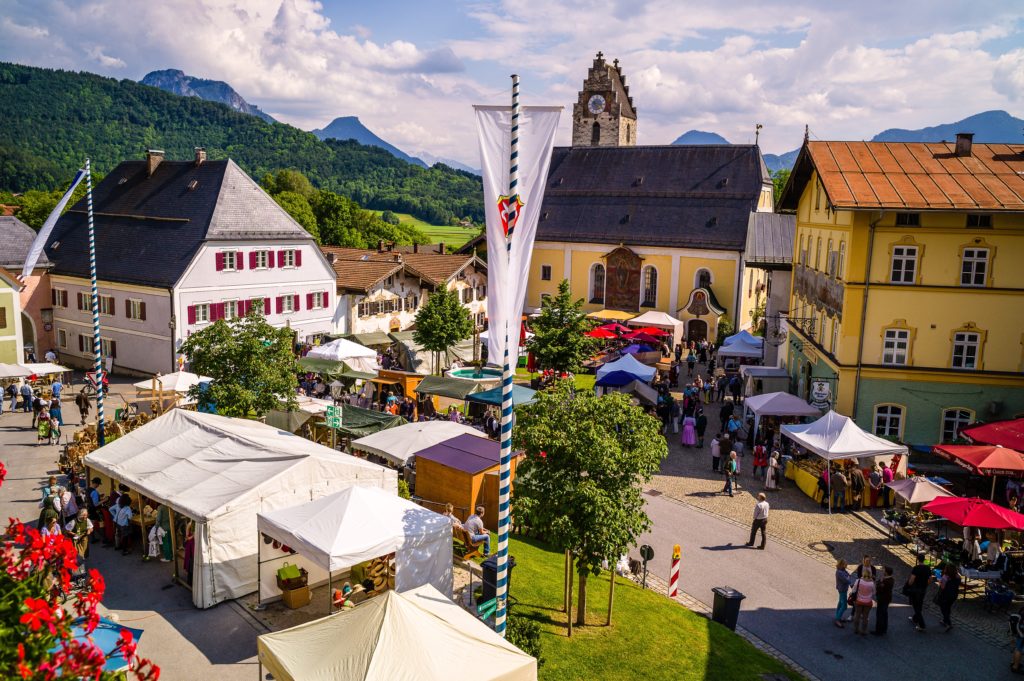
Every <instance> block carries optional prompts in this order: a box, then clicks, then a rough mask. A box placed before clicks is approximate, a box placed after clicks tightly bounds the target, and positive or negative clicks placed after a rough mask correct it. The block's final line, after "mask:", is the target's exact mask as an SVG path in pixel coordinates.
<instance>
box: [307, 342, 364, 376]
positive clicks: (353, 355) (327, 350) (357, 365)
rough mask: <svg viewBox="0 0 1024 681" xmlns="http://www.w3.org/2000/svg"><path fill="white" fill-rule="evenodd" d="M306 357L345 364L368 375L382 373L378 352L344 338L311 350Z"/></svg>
mask: <svg viewBox="0 0 1024 681" xmlns="http://www.w3.org/2000/svg"><path fill="white" fill-rule="evenodd" d="M306 356H307V357H319V358H320V359H331V360H334V361H337V362H345V364H347V365H348V366H349V367H350V368H351V369H353V370H355V371H363V372H366V373H368V374H372V373H376V372H378V371H380V365H379V364H377V351H376V350H371V349H370V348H368V347H366V346H365V345H360V344H359V343H353V342H352V341H350V340H345V339H344V338H338V339H336V340H332V341H331V342H330V343H325V344H323V345H318V346H317V347H315V348H313V349H312V350H310V351H309V352H308V353H307V354H306Z"/></svg>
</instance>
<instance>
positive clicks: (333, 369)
mask: <svg viewBox="0 0 1024 681" xmlns="http://www.w3.org/2000/svg"><path fill="white" fill-rule="evenodd" d="M298 365H299V368H300V369H302V370H303V371H312V372H313V373H316V374H320V375H321V376H325V377H327V378H330V379H331V380H334V379H336V378H362V379H369V378H376V377H377V374H371V373H367V372H365V371H356V370H355V369H350V368H349V366H348V365H347V364H345V362H343V361H341V360H338V359H323V358H322V357H300V358H299V360H298Z"/></svg>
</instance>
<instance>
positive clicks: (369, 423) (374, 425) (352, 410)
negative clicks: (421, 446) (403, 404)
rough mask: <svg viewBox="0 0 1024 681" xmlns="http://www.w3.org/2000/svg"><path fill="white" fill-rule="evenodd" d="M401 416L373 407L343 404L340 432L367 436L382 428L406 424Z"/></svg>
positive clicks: (354, 435)
mask: <svg viewBox="0 0 1024 681" xmlns="http://www.w3.org/2000/svg"><path fill="white" fill-rule="evenodd" d="M405 423H406V421H405V419H404V418H402V417H401V416H396V415H394V414H387V413H385V412H382V411H374V410H373V409H363V408H362V407H357V406H355V405H352V404H343V405H341V428H339V429H338V433H340V434H341V435H344V436H347V437H365V436H367V435H373V434H374V433H379V432H380V431H382V430H388V429H390V428H397V427H398V426H403V425H405Z"/></svg>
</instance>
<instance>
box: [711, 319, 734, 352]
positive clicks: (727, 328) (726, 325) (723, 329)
mask: <svg viewBox="0 0 1024 681" xmlns="http://www.w3.org/2000/svg"><path fill="white" fill-rule="evenodd" d="M734 333H736V327H735V326H733V324H732V320H731V319H729V318H728V317H727V316H725V315H722V316H721V317H719V319H718V331H717V333H716V334H715V345H717V346H718V347H721V346H722V343H724V342H725V339H726V338H728V337H729V336H731V335H733V334H734Z"/></svg>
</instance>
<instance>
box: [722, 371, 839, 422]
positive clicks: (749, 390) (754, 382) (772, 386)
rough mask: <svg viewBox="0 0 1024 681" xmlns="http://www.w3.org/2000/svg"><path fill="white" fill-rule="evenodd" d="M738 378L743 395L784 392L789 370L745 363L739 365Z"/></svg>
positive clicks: (787, 384)
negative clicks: (740, 381)
mask: <svg viewBox="0 0 1024 681" xmlns="http://www.w3.org/2000/svg"><path fill="white" fill-rule="evenodd" d="M740 378H742V379H743V396H744V397H752V396H754V395H763V394H764V393H774V392H786V391H787V390H788V389H789V381H790V379H789V371H787V370H786V369H784V368H782V367H762V366H756V365H750V364H745V365H743V366H741V367H740ZM819 413H820V412H819Z"/></svg>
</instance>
